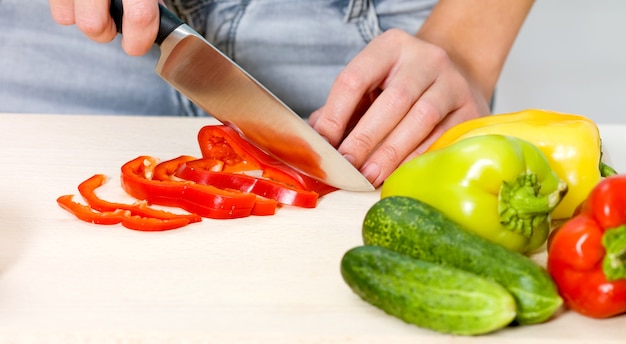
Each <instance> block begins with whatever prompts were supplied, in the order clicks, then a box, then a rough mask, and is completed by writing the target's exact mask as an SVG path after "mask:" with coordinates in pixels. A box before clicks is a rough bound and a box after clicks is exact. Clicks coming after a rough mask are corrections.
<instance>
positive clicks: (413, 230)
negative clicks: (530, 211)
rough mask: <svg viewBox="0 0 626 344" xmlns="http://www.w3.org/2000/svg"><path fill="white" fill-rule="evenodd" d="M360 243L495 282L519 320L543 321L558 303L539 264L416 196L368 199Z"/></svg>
mask: <svg viewBox="0 0 626 344" xmlns="http://www.w3.org/2000/svg"><path fill="white" fill-rule="evenodd" d="M362 235H363V242H364V243H365V244H366V245H378V246H382V247H386V248H388V249H391V250H393V251H396V252H399V253H401V254H405V255H408V256H410V257H413V258H416V259H420V260H425V261H429V262H433V263H437V264H442V265H446V266H450V267H454V268H457V269H461V270H465V271H468V272H471V273H474V274H477V275H480V276H483V277H486V278H489V279H492V280H493V281H496V282H498V283H500V284H501V285H502V286H504V287H505V288H506V289H507V290H508V291H509V292H510V293H511V294H512V295H513V297H514V298H515V301H516V303H517V316H516V318H515V321H516V322H517V323H518V324H520V325H525V324H535V323H540V322H544V321H546V320H548V319H549V318H550V317H551V316H552V315H553V314H554V313H555V312H556V311H557V310H558V309H559V308H560V307H561V305H562V304H563V300H562V298H561V297H560V296H559V293H558V290H557V288H556V285H555V283H554V281H553V280H552V278H551V277H550V275H549V274H548V272H547V271H546V269H545V268H543V267H541V266H540V265H538V264H537V263H535V262H534V261H533V260H531V259H530V258H529V257H527V256H524V255H523V254H521V253H517V252H514V251H511V250H508V249H506V248H504V247H503V246H500V245H498V244H495V243H493V242H490V241H488V240H486V239H483V238H481V237H479V236H478V235H476V234H474V233H472V232H470V231H468V230H465V229H463V228H462V227H461V226H460V225H458V224H457V223H455V222H453V221H452V220H451V219H449V218H448V217H446V216H445V215H444V214H443V213H441V212H440V211H438V210H437V209H436V208H434V207H432V206H430V205H428V204H426V203H424V202H422V201H419V200H417V199H413V198H409V197H403V196H393V197H387V198H383V199H381V200H379V201H378V202H376V204H374V205H373V206H372V207H371V208H370V209H369V211H368V212H367V214H366V215H365V219H364V221H363V232H362Z"/></svg>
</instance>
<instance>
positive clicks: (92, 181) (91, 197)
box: [78, 174, 202, 223]
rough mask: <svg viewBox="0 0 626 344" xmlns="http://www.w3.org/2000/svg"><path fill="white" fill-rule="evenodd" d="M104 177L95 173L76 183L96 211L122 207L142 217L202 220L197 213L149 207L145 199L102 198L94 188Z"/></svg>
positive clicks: (102, 182)
mask: <svg viewBox="0 0 626 344" xmlns="http://www.w3.org/2000/svg"><path fill="white" fill-rule="evenodd" d="M106 179H107V178H106V176H105V175H103V174H96V175H94V176H92V177H91V178H89V179H86V180H85V181H83V182H82V183H80V184H79V185H78V191H79V192H80V195H81V196H82V197H83V199H84V200H85V201H86V202H87V204H89V206H90V207H91V208H93V209H95V210H97V211H100V212H110V211H115V210H117V209H123V210H129V211H130V212H131V214H132V215H135V216H140V217H142V218H156V219H162V220H171V219H177V218H186V219H188V220H189V222H190V223H194V222H199V221H202V217H201V216H199V215H197V214H174V213H172V212H169V211H164V210H159V209H154V208H150V207H149V206H148V204H147V202H145V201H137V202H135V203H134V204H124V203H117V202H109V201H106V200H103V199H101V198H100V197H98V196H97V195H96V193H95V190H96V189H97V188H98V187H100V186H102V185H103V184H104V183H105V182H106Z"/></svg>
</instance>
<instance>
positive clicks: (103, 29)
mask: <svg viewBox="0 0 626 344" xmlns="http://www.w3.org/2000/svg"><path fill="white" fill-rule="evenodd" d="M74 17H75V21H76V26H77V27H78V29H79V30H80V31H82V32H83V33H84V34H85V35H86V36H87V37H89V38H91V39H92V40H94V41H96V42H100V43H105V42H110V41H112V40H113V38H115V36H116V35H117V31H116V30H115V24H114V23H113V19H111V16H110V15H109V2H108V1H106V0H98V1H95V0H94V1H76V2H74Z"/></svg>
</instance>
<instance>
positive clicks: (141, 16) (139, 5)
mask: <svg viewBox="0 0 626 344" xmlns="http://www.w3.org/2000/svg"><path fill="white" fill-rule="evenodd" d="M157 16H158V11H157V10H156V7H155V6H154V4H153V3H150V2H147V1H138V2H136V3H134V4H132V5H131V6H130V7H129V8H128V10H126V11H125V12H124V20H125V21H127V22H129V23H132V24H133V25H136V26H148V25H150V24H152V23H153V22H154V21H155V20H156V18H157Z"/></svg>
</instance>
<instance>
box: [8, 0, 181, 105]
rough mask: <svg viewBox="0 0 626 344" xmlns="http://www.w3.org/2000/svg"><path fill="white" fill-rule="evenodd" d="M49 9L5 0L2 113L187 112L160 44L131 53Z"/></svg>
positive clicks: (36, 2)
mask: <svg viewBox="0 0 626 344" xmlns="http://www.w3.org/2000/svg"><path fill="white" fill-rule="evenodd" d="M119 46H120V42H119V40H116V41H115V42H113V43H111V44H104V45H103V44H98V43H95V42H93V41H91V40H89V39H87V38H86V37H85V36H84V35H83V34H82V33H81V32H80V31H79V30H78V29H77V28H76V27H75V26H70V27H63V26H60V25H58V24H56V23H55V22H54V21H53V20H52V17H51V16H50V8H49V6H48V1H47V0H28V1H24V0H0V70H1V72H0V112H16V113H24V112H30V113H68V114H78V113H80V114H142V115H182V114H185V115H187V114H189V113H193V112H190V111H188V109H185V108H183V107H182V105H183V104H184V103H181V102H180V101H179V98H178V95H177V94H176V92H175V91H173V89H172V88H171V87H169V85H167V83H165V82H164V81H163V80H162V79H161V78H160V77H159V76H158V75H156V73H155V72H154V67H155V64H156V57H157V56H158V50H157V49H155V50H153V51H151V52H150V53H149V54H148V55H146V56H143V57H131V56H127V55H126V54H125V53H124V52H123V51H122V50H121V49H120V48H119Z"/></svg>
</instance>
